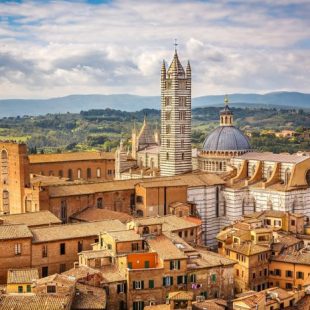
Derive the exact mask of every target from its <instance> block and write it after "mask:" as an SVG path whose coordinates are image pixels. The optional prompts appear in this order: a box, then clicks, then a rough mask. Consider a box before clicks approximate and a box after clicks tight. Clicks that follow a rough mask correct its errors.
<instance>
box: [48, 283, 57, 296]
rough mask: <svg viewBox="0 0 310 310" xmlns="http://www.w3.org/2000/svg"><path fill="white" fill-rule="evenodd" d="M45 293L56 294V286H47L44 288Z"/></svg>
mask: <svg viewBox="0 0 310 310" xmlns="http://www.w3.org/2000/svg"><path fill="white" fill-rule="evenodd" d="M46 292H47V293H48V294H53V293H56V285H48V286H47V287H46Z"/></svg>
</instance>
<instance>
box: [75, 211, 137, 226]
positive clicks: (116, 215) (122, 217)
mask: <svg viewBox="0 0 310 310" xmlns="http://www.w3.org/2000/svg"><path fill="white" fill-rule="evenodd" d="M70 218H71V219H73V220H78V221H81V222H95V221H103V220H119V221H121V222H122V223H126V222H128V221H130V220H132V218H133V217H132V216H131V215H129V214H127V213H124V212H116V211H112V210H108V209H100V208H96V207H87V208H85V209H84V210H82V211H80V212H77V213H75V214H73V215H72V216H70Z"/></svg>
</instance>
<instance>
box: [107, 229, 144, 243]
mask: <svg viewBox="0 0 310 310" xmlns="http://www.w3.org/2000/svg"><path fill="white" fill-rule="evenodd" d="M108 234H109V235H110V236H111V237H112V238H113V239H114V240H115V241H116V242H117V241H121V242H126V241H136V240H142V238H141V236H140V235H139V234H137V233H135V232H134V231H133V230H125V229H124V230H119V231H109V232H108Z"/></svg>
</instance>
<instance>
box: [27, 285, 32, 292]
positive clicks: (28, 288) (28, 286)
mask: <svg viewBox="0 0 310 310" xmlns="http://www.w3.org/2000/svg"><path fill="white" fill-rule="evenodd" d="M27 293H31V285H27Z"/></svg>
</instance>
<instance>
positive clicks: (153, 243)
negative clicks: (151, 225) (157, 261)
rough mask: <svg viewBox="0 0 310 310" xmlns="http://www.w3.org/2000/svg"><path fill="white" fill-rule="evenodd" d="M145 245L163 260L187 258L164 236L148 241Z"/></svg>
mask: <svg viewBox="0 0 310 310" xmlns="http://www.w3.org/2000/svg"><path fill="white" fill-rule="evenodd" d="M147 243H148V245H149V246H150V248H151V249H152V250H153V251H154V252H156V253H157V254H158V255H159V256H160V258H161V259H163V260H168V259H182V258H187V256H186V255H185V254H184V253H183V252H182V251H181V250H179V249H178V248H177V246H176V245H175V244H174V243H173V242H172V241H171V240H170V239H169V238H168V237H166V236H164V235H161V236H157V237H155V238H154V239H148V240H147Z"/></svg>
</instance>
